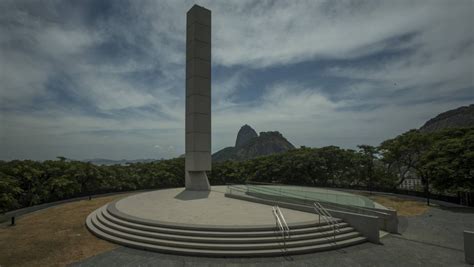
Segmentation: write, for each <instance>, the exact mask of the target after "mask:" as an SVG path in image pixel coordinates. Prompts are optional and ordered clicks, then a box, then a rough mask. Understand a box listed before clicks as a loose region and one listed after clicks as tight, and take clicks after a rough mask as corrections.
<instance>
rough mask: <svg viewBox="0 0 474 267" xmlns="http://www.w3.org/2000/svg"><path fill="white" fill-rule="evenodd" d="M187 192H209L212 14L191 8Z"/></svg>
mask: <svg viewBox="0 0 474 267" xmlns="http://www.w3.org/2000/svg"><path fill="white" fill-rule="evenodd" d="M185 129H186V130H185V131H186V163H185V172H186V174H185V176H186V177H185V184H186V190H210V188H211V187H210V185H209V180H208V179H207V174H206V171H210V170H211V11H210V10H208V9H206V8H203V7H201V6H198V5H194V6H193V7H192V8H191V9H190V10H189V11H188V13H187V16H186V126H185Z"/></svg>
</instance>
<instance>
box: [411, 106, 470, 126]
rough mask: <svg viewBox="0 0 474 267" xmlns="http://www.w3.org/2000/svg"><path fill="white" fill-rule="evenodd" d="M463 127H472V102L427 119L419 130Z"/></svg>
mask: <svg viewBox="0 0 474 267" xmlns="http://www.w3.org/2000/svg"><path fill="white" fill-rule="evenodd" d="M463 127H474V104H471V105H469V106H464V107H459V108H456V109H452V110H449V111H446V112H443V113H441V114H439V115H438V116H436V117H434V118H432V119H430V120H429V121H427V122H426V123H425V124H424V125H423V126H422V127H421V128H420V131H421V132H425V133H430V132H436V131H439V130H442V129H446V128H463Z"/></svg>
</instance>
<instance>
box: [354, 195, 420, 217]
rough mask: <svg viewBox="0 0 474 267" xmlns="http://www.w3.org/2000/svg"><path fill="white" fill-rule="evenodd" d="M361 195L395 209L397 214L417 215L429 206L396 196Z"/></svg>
mask: <svg viewBox="0 0 474 267" xmlns="http://www.w3.org/2000/svg"><path fill="white" fill-rule="evenodd" d="M363 195H364V196H366V197H368V198H370V199H371V200H373V201H375V202H377V203H379V204H381V205H383V206H385V207H387V208H392V209H395V210H397V214H398V216H406V217H409V216H418V215H421V214H423V213H425V212H426V211H427V210H428V208H429V206H427V205H426V203H425V202H423V201H417V200H410V199H405V198H400V197H396V196H384V195H371V194H363Z"/></svg>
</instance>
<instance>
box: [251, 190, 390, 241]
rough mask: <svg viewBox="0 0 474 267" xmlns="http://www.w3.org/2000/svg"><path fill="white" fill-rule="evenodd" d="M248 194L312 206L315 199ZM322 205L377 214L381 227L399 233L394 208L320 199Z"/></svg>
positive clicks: (334, 208)
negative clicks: (363, 205)
mask: <svg viewBox="0 0 474 267" xmlns="http://www.w3.org/2000/svg"><path fill="white" fill-rule="evenodd" d="M247 195H249V196H255V197H258V198H262V199H269V200H272V201H283V202H288V203H295V204H300V205H309V206H312V205H313V203H314V201H312V200H305V199H299V198H294V197H288V196H273V195H269V194H264V193H257V192H248V193H247ZM318 202H319V203H320V204H321V205H323V206H324V207H325V208H326V209H330V210H339V211H344V212H349V213H357V214H362V215H368V216H375V217H377V218H378V219H377V220H378V224H379V228H380V229H382V230H384V231H387V232H389V233H393V234H397V233H398V216H397V211H396V210H392V209H377V208H362V207H355V206H354V207H351V206H348V205H342V204H337V203H329V202H323V201H318Z"/></svg>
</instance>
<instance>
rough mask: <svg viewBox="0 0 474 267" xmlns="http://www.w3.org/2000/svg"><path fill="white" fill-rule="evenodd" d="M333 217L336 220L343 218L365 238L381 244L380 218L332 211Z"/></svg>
mask: <svg viewBox="0 0 474 267" xmlns="http://www.w3.org/2000/svg"><path fill="white" fill-rule="evenodd" d="M328 211H329V212H330V213H331V215H332V216H334V217H336V218H341V219H343V220H344V221H346V222H347V223H349V224H350V225H351V226H352V227H354V228H355V229H356V230H357V231H359V232H360V233H361V234H362V235H363V236H365V237H367V239H368V240H369V241H370V242H372V243H377V244H379V243H380V234H379V230H380V228H379V218H378V217H376V216H371V215H365V214H364V215H363V214H357V213H351V212H345V211H338V210H330V209H328Z"/></svg>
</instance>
